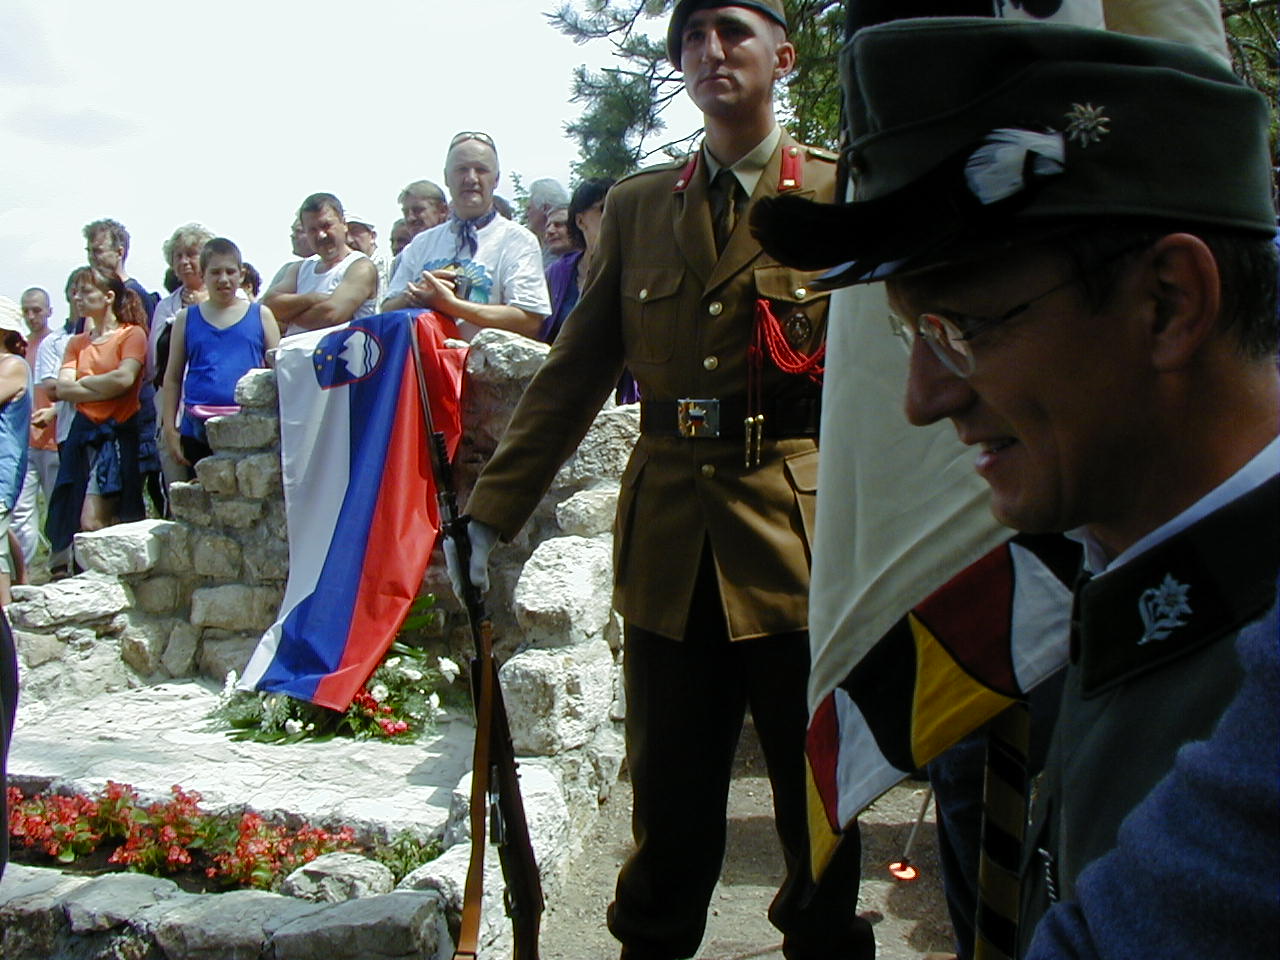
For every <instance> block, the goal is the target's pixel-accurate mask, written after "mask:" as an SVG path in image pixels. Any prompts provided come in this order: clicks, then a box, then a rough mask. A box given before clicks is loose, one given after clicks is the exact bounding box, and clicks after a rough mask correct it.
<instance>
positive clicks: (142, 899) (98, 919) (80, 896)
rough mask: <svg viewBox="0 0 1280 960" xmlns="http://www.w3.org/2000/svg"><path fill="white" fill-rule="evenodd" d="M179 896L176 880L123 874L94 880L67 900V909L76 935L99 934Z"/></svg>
mask: <svg viewBox="0 0 1280 960" xmlns="http://www.w3.org/2000/svg"><path fill="white" fill-rule="evenodd" d="M177 893H178V885H177V884H176V883H174V882H173V881H172V880H165V879H163V878H162V877H149V876H147V875H146V874H142V873H120V874H115V875H114V876H106V877H98V878H97V879H95V880H90V881H89V882H88V883H86V884H85V885H84V886H82V887H80V888H79V889H78V890H76V891H75V892H74V893H72V894H71V896H69V897H67V899H66V900H64V901H63V909H65V910H66V912H67V922H68V924H69V925H70V927H71V932H72V933H95V932H98V931H102V930H110V929H112V928H113V927H119V926H122V925H124V924H125V923H126V922H128V921H129V920H130V919H132V918H133V916H134V914H136V913H137V912H138V911H139V910H141V909H143V908H144V907H148V906H151V905H152V904H156V903H159V902H160V901H162V900H168V899H170V898H172V897H173V896H174V895H175V894H177Z"/></svg>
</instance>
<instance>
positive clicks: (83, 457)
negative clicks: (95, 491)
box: [44, 411, 146, 553]
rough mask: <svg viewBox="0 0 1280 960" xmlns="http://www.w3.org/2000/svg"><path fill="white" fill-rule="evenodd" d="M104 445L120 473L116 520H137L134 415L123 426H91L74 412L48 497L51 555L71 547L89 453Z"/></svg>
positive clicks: (140, 514) (138, 499)
mask: <svg viewBox="0 0 1280 960" xmlns="http://www.w3.org/2000/svg"><path fill="white" fill-rule="evenodd" d="M104 444H113V445H114V446H115V456H116V458H117V463H118V464H119V469H120V499H119V502H118V503H117V505H116V517H117V519H118V520H120V521H121V522H126V523H127V522H128V521H131V520H141V519H142V518H143V517H144V516H145V515H146V514H145V513H144V512H143V508H142V475H141V474H140V473H139V472H138V415H137V414H136V413H135V414H134V415H133V416H132V417H130V418H129V419H128V420H126V421H125V422H124V423H116V422H115V421H114V420H108V421H107V422H106V423H94V422H93V421H92V420H90V419H89V418H88V417H86V416H85V415H84V414H83V413H80V412H79V411H77V412H76V415H75V418H74V419H73V420H72V421H71V429H70V430H69V431H67V439H66V440H64V441H63V442H62V443H61V444H59V446H58V479H57V480H56V481H54V485H53V494H52V495H51V496H50V497H49V513H48V516H47V517H46V518H45V522H44V532H45V536H47V537H48V538H49V546H50V549H51V550H53V552H54V553H57V552H58V551H59V550H65V549H66V548H67V547H69V546H71V540H72V538H73V537H74V536H75V535H76V533H77V531H79V529H80V510H81V508H82V507H83V506H84V498H85V495H86V493H87V492H88V489H89V469H90V451H91V450H92V449H94V448H98V447H101V446H103V445H104Z"/></svg>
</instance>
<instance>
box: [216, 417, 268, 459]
mask: <svg viewBox="0 0 1280 960" xmlns="http://www.w3.org/2000/svg"><path fill="white" fill-rule="evenodd" d="M205 427H206V428H207V429H208V431H209V446H211V447H212V448H213V449H214V450H218V451H221V450H253V449H256V448H258V447H268V446H271V444H273V443H275V442H276V441H277V440H278V439H279V437H280V420H279V418H277V417H275V416H263V415H262V414H257V413H237V414H235V415H234V416H230V417H210V418H209V419H208V420H207V421H206V422H205Z"/></svg>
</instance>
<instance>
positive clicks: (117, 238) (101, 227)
mask: <svg viewBox="0 0 1280 960" xmlns="http://www.w3.org/2000/svg"><path fill="white" fill-rule="evenodd" d="M100 233H106V234H109V235H110V236H111V242H112V243H113V244H115V245H116V247H117V248H118V249H120V250H123V251H124V255H125V256H126V257H128V256H129V231H128V230H126V229H125V228H124V224H123V223H121V222H120V221H119V220H95V221H93V223H86V224H85V225H84V242H85V243H93V238H94V237H96V236H97V235H98V234H100Z"/></svg>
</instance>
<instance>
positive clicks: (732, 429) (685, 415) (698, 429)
mask: <svg viewBox="0 0 1280 960" xmlns="http://www.w3.org/2000/svg"><path fill="white" fill-rule="evenodd" d="M763 407H764V408H763V409H762V410H760V411H753V412H759V413H762V414H764V423H763V428H764V436H766V437H769V438H770V439H773V440H779V439H782V438H784V437H816V436H817V435H818V419H819V416H820V414H821V410H822V403H821V400H820V399H819V398H817V397H801V398H793V399H788V400H785V401H774V402H770V401H765V403H764V405H763ZM746 417H747V398H746V397H723V398H715V397H702V398H688V399H682V400H641V401H640V432H641V433H647V434H649V435H650V436H658V437H689V438H692V439H699V438H716V437H718V438H721V439H728V440H741V439H743V438H744V437H745V436H746V428H745V425H744V421H745V420H746Z"/></svg>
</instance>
